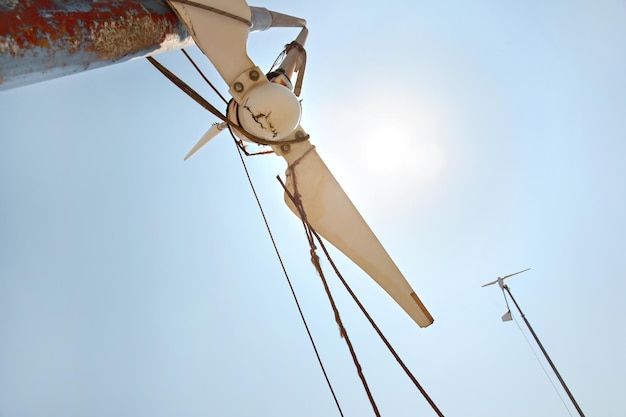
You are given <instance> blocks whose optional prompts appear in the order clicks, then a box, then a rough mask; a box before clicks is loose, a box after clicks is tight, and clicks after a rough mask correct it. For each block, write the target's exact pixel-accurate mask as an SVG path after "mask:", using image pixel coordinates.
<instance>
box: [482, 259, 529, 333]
mask: <svg viewBox="0 0 626 417" xmlns="http://www.w3.org/2000/svg"><path fill="white" fill-rule="evenodd" d="M529 269H530V268H527V269H524V270H523V271H518V272H515V273H513V274H509V275H505V276H503V277H498V278H497V279H496V280H495V281H491V282H488V283H486V284H485V285H483V286H482V287H483V288H484V287H488V286H489V285H493V284H496V283H497V284H498V286H499V287H500V289H501V290H502V295H504V302H505V303H506V307H507V312H506V313H504V314H503V315H502V321H511V320H513V316H512V315H511V308H510V307H509V302H508V301H507V299H506V295H505V294H504V287H505V286H506V285H505V284H504V280H505V279H507V278H511V277H512V276H515V275H517V274H521V273H522V272H526V271H528V270H529Z"/></svg>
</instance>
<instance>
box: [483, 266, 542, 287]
mask: <svg viewBox="0 0 626 417" xmlns="http://www.w3.org/2000/svg"><path fill="white" fill-rule="evenodd" d="M529 270H530V268H527V269H524V270H523V271H519V272H516V273H514V274H509V275H505V276H503V277H501V278H498V279H496V280H495V281H491V282H488V283H486V284H485V285H482V286H481V287H487V286H489V285H493V284H496V283H498V282H502V281H504V280H505V279H507V278H511V277H512V276H514V275H517V274H521V273H522V272H526V271H529ZM501 285H503V284H501Z"/></svg>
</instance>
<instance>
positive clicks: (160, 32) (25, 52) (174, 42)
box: [0, 0, 193, 90]
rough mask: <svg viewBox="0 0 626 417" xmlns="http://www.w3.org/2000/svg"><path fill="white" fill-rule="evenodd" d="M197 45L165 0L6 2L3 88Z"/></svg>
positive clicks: (0, 37)
mask: <svg viewBox="0 0 626 417" xmlns="http://www.w3.org/2000/svg"><path fill="white" fill-rule="evenodd" d="M191 44H193V40H192V39H191V37H190V36H189V35H188V33H187V31H186V29H185V27H184V25H183V24H182V23H181V22H180V21H179V20H178V18H177V17H176V15H175V14H174V12H173V11H172V10H171V9H170V7H169V6H168V5H167V3H166V2H165V1H164V0H136V1H112V0H103V1H97V0H96V1H94V0H21V1H20V0H0V90H6V89H10V88H14V87H18V86H21V85H25V84H31V83H34V82H38V81H43V80H48V79H51V78H56V77H60V76H63V75H68V74H73V73H75V72H79V71H84V70H87V69H92V68H99V67H102V66H105V65H109V64H114V63H118V62H124V61H127V60H129V59H131V58H135V57H141V56H146V55H151V54H154V53H157V52H164V51H167V50H172V49H178V48H181V47H183V46H186V45H191Z"/></svg>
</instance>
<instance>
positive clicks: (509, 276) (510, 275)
mask: <svg viewBox="0 0 626 417" xmlns="http://www.w3.org/2000/svg"><path fill="white" fill-rule="evenodd" d="M528 270H530V268H526V269H524V270H523V271H519V272H516V273H514V274H509V275H506V276H504V277H502V279H507V278H511V277H512V276H513V275H517V274H521V273H522V272H526V271H528Z"/></svg>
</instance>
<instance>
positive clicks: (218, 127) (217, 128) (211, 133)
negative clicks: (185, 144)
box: [184, 123, 227, 161]
mask: <svg viewBox="0 0 626 417" xmlns="http://www.w3.org/2000/svg"><path fill="white" fill-rule="evenodd" d="M226 127H227V125H226V123H214V124H212V125H211V127H210V128H209V130H207V131H206V133H205V134H204V136H202V137H201V138H200V140H199V141H198V143H196V145H195V146H194V147H193V148H192V149H191V150H190V151H189V153H188V154H187V155H186V156H185V159H184V160H185V161H186V160H187V159H189V158H190V157H191V156H192V155H193V154H194V153H196V152H197V151H198V150H199V149H200V148H202V147H203V146H204V145H206V144H207V142H208V141H210V140H211V139H213V138H214V137H215V136H217V135H218V134H219V133H220V132H221V131H222V130H224V129H226Z"/></svg>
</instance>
